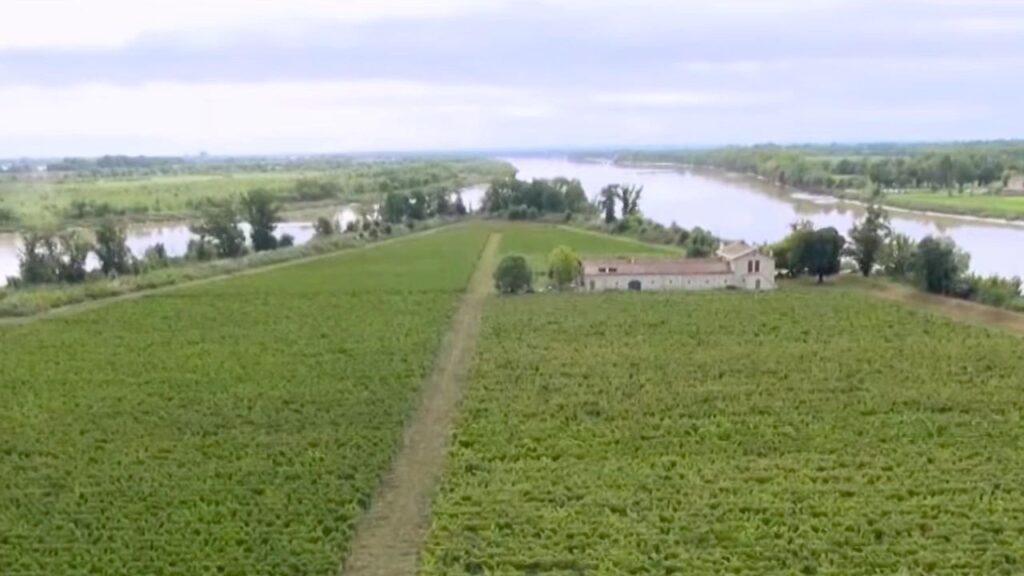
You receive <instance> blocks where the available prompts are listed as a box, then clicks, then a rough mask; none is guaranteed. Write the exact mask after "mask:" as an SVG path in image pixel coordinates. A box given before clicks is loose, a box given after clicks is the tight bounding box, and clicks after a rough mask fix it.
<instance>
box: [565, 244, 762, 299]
mask: <svg viewBox="0 0 1024 576" xmlns="http://www.w3.org/2000/svg"><path fill="white" fill-rule="evenodd" d="M582 268H583V274H582V282H581V284H582V287H583V289H584V290H587V291H593V292H603V291H607V290H634V291H656V292H658V291H666V290H722V289H727V288H733V289H739V290H773V289H775V260H774V259H773V258H772V257H771V256H769V255H767V254H764V253H762V252H761V251H760V250H759V249H757V248H755V247H752V246H748V245H746V244H743V243H737V244H730V245H729V246H726V247H724V248H722V249H721V250H719V252H718V255H717V257H716V258H704V259H679V260H645V261H637V260H619V261H603V262H602V261H587V262H583V265H582Z"/></svg>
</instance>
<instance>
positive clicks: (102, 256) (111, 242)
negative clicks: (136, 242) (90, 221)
mask: <svg viewBox="0 0 1024 576" xmlns="http://www.w3.org/2000/svg"><path fill="white" fill-rule="evenodd" d="M96 257H97V258H98V259H99V261H100V270H101V271H102V272H103V274H105V275H107V276H110V275H111V274H117V275H122V274H131V273H132V272H134V262H133V261H132V260H133V259H132V253H131V250H129V249H128V234H127V233H126V231H125V228H124V226H121V225H119V224H118V223H117V222H114V221H113V220H106V221H104V222H103V223H102V224H101V225H100V227H99V228H97V229H96Z"/></svg>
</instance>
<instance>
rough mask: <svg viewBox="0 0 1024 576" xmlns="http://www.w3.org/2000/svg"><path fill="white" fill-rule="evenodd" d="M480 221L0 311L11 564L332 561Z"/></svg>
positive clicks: (112, 567)
mask: <svg viewBox="0 0 1024 576" xmlns="http://www.w3.org/2000/svg"><path fill="white" fill-rule="evenodd" d="M486 237H487V233H486V231H485V230H483V229H482V228H481V227H460V228H454V229H446V230H443V231H438V232H435V233H430V234H426V235H422V236H419V237H417V238H415V239H407V240H400V241H397V242H394V243H391V244H388V245H383V246H379V247H376V248H371V249H365V250H357V251H352V252H347V253H344V254H342V255H339V256H337V257H333V258H326V259H323V260H319V261H316V262H313V263H308V264H303V265H296V266H294V267H291V268H287V269H282V270H278V271H276V272H275V273H273V274H253V275H249V276H245V277H238V278H234V279H229V280H225V281H222V282H217V283H213V284H207V285H203V286H195V287H191V288H182V289H179V290H175V291H171V292H166V293H161V294H158V295H152V296H148V297H144V298H140V299H137V300H133V301H130V302H124V303H118V304H112V305H110V306H106V307H103V308H100V309H96V310H92V311H88V312H82V313H80V314H76V315H73V316H66V317H59V318H52V319H48V320H41V321H37V322H33V323H30V324H26V325H21V326H7V327H3V326H0V350H2V351H3V353H2V354H0V398H2V399H3V401H2V402H0V574H4V575H5V576H6V575H10V576H21V575H29V574H32V575H39V574H47V575H49V574H154V575H157V574H239V575H241V574H246V575H249V574H267V575H280V574H296V575H298V574H302V575H307V574H323V575H328V574H331V575H333V574H336V573H337V570H338V566H339V565H340V563H341V560H342V558H343V556H344V554H345V550H346V549H347V546H348V543H349V540H350V537H351V534H352V530H353V525H354V522H355V519H356V518H357V516H358V515H359V514H360V513H361V511H362V510H363V509H364V508H365V507H366V506H367V504H368V503H369V500H370V497H371V495H372V494H373V492H374V490H375V488H376V486H377V483H378V481H379V478H380V476H381V474H382V473H383V472H384V470H385V469H386V468H387V467H388V465H389V463H390V460H391V455H392V453H393V451H394V448H395V446H396V442H397V440H398V438H399V436H400V432H401V430H402V426H403V423H404V421H405V419H406V416H407V414H408V412H409V411H410V409H411V406H412V405H413V402H414V400H415V398H416V392H417V390H418V388H419V386H420V383H421V382H422V380H423V379H424V377H425V375H426V374H427V373H428V372H429V371H430V369H431V366H432V364H433V362H434V357H435V353H436V349H437V347H438V344H439V342H440V338H441V336H442V334H443V332H444V330H445V328H446V327H447V322H448V319H449V317H450V315H451V313H452V312H453V310H454V306H455V303H456V301H457V299H458V297H459V294H460V292H461V291H462V290H463V287H464V286H465V284H466V282H467V279H468V278H469V276H470V274H471V272H472V270H473V268H474V266H475V263H476V260H477V257H478V255H479V253H480V250H481V249H482V246H483V244H484V240H485V238H486Z"/></svg>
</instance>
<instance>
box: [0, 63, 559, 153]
mask: <svg viewBox="0 0 1024 576" xmlns="http://www.w3.org/2000/svg"><path fill="white" fill-rule="evenodd" d="M0 110H2V111H3V115H2V116H0V132H2V133H3V134H4V136H5V138H4V140H5V141H7V143H11V142H16V141H19V140H20V141H23V142H27V141H47V140H53V141H57V142H64V143H66V146H67V147H66V148H64V149H63V150H61V151H60V153H65V154H76V153H82V152H81V148H80V147H78V144H79V143H80V142H79V141H80V139H98V140H102V141H103V142H128V143H134V144H132V146H133V148H132V149H123V150H92V151H89V152H90V153H96V154H99V153H105V152H122V153H150V154H152V153H184V152H194V151H197V150H200V149H210V150H227V151H231V152H258V151H266V150H277V151H294V152H306V151H310V152H313V151H322V152H328V151H347V150H379V149H410V148H453V147H473V146H482V145H486V144H487V142H488V138H491V137H493V133H492V132H493V131H495V130H498V129H499V127H500V126H501V125H502V123H503V122H515V121H522V120H523V119H536V118H543V117H544V116H546V115H548V114H551V113H552V108H551V106H550V104H547V103H545V102H543V101H541V100H538V99H537V97H536V96H535V95H533V94H532V93H530V92H528V91H523V90H517V89H514V88H513V89H510V88H498V87H488V86H472V85H429V84H420V83H415V82H401V81H332V82H258V83H238V84H233V83H201V84H185V83H149V84H144V85H140V86H116V85H105V84H86V85H79V86H72V87H55V88H45V87H36V86H6V87H3V86H0ZM50 145H51V146H52V142H50ZM8 152H10V153H15V151H13V150H12V151H8ZM32 152H33V151H31V150H23V149H19V150H18V151H17V152H16V153H18V154H23V153H32ZM3 153H4V151H2V150H0V154H3ZM37 153H38V152H37Z"/></svg>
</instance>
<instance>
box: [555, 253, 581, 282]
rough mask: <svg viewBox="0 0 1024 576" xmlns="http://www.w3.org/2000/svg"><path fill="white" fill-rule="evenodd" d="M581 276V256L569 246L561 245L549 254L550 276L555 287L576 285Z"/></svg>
mask: <svg viewBox="0 0 1024 576" xmlns="http://www.w3.org/2000/svg"><path fill="white" fill-rule="evenodd" d="M579 277H580V258H579V256H577V255H576V252H573V250H572V248H569V247H568V246H559V247H557V248H555V249H554V250H552V251H551V254H549V255H548V278H550V279H551V282H552V283H553V284H554V286H555V288H557V289H559V290H565V289H567V288H571V287H573V286H575V285H576V282H577V281H578V280H579Z"/></svg>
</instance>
